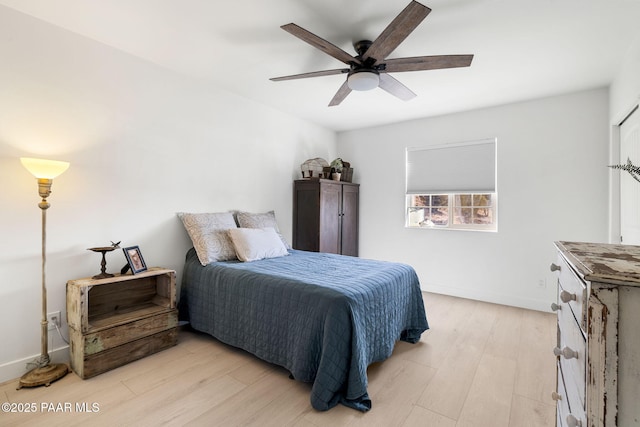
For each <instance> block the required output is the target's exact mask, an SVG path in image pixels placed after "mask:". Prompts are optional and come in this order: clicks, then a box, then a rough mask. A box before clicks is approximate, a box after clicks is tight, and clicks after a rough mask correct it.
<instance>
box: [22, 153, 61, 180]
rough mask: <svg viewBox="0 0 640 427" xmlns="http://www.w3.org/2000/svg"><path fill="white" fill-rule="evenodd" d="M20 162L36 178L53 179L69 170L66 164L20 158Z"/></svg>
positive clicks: (55, 161)
mask: <svg viewBox="0 0 640 427" xmlns="http://www.w3.org/2000/svg"><path fill="white" fill-rule="evenodd" d="M20 162H22V166H24V167H25V168H26V169H27V170H28V171H29V172H31V174H32V175H33V176H35V177H36V178H46V179H53V178H55V177H57V176H59V175H61V174H62V173H63V172H64V171H66V170H67V169H68V168H69V163H68V162H60V161H57V160H45V159H34V158H31V157H21V158H20Z"/></svg>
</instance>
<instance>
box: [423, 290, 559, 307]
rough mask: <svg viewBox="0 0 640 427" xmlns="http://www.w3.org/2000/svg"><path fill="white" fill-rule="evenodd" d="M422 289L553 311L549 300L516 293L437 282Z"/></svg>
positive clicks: (453, 295) (435, 292)
mask: <svg viewBox="0 0 640 427" xmlns="http://www.w3.org/2000/svg"><path fill="white" fill-rule="evenodd" d="M422 290H423V291H425V292H433V293H434V294H442V295H449V296H452V297H459V298H466V299H473V300H478V301H484V302H489V303H493V304H501V305H510V306H513V307H520V308H526V309H529V310H536V311H544V312H548V313H550V312H551V309H550V303H549V301H548V300H535V299H530V298H522V297H519V296H515V295H505V294H501V293H497V292H487V291H486V290H475V289H462V288H454V287H449V286H441V285H436V284H431V283H427V284H423V285H422Z"/></svg>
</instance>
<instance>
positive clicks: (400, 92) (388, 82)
mask: <svg viewBox="0 0 640 427" xmlns="http://www.w3.org/2000/svg"><path fill="white" fill-rule="evenodd" d="M378 87H379V88H380V89H382V90H385V91H387V92H389V93H390V94H391V95H393V96H395V97H397V98H400V99H402V100H403V101H408V100H410V99H413V98H415V97H416V94H415V93H413V92H412V91H411V90H410V89H409V88H408V87H406V86H405V85H403V84H402V83H400V82H399V81H398V80H396V79H395V78H393V77H391V76H390V75H389V74H380V85H379V86H378Z"/></svg>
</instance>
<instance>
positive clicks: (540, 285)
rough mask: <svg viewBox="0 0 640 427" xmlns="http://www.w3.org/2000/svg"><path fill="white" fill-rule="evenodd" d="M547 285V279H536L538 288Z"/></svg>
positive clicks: (543, 287)
mask: <svg viewBox="0 0 640 427" xmlns="http://www.w3.org/2000/svg"><path fill="white" fill-rule="evenodd" d="M546 287H547V281H546V280H545V279H540V280H538V289H545V288H546Z"/></svg>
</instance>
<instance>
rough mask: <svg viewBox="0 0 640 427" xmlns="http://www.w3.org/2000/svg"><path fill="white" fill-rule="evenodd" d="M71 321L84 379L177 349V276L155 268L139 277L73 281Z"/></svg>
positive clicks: (74, 362)
mask: <svg viewBox="0 0 640 427" xmlns="http://www.w3.org/2000/svg"><path fill="white" fill-rule="evenodd" d="M67 323H68V325H69V339H70V352H71V355H70V358H71V369H73V371H74V372H75V373H76V374H78V376H80V377H81V378H90V377H93V376H95V375H98V374H101V373H103V372H106V371H108V370H110V369H114V368H116V367H118V366H122V365H124V364H127V363H129V362H132V361H134V360H137V359H141V358H143V357H145V356H148V355H149V354H152V353H156V352H158V351H160V350H164V349H166V348H168V347H171V346H174V345H176V343H177V338H178V310H176V273H175V271H173V270H166V269H162V268H150V269H149V270H147V271H144V272H142V273H138V274H136V275H131V274H124V275H120V274H118V275H116V276H115V277H110V278H106V279H91V278H86V279H78V280H70V281H68V282H67Z"/></svg>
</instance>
